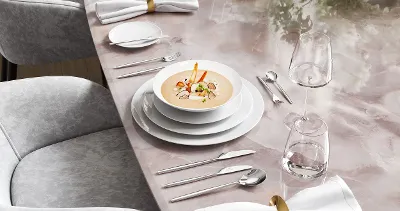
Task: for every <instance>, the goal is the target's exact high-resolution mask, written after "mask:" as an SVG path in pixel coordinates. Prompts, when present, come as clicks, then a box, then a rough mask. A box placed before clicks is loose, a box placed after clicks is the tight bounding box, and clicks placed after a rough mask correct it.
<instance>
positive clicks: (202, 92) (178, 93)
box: [161, 70, 233, 108]
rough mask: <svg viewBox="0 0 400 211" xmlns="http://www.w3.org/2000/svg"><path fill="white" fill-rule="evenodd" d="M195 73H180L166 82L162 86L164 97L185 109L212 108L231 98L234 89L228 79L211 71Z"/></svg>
mask: <svg viewBox="0 0 400 211" xmlns="http://www.w3.org/2000/svg"><path fill="white" fill-rule="evenodd" d="M194 72H195V71H192V70H188V71H183V72H179V73H177V74H175V75H172V76H171V77H169V78H168V79H167V80H165V81H164V83H163V84H162V86H161V93H162V95H163V97H164V98H165V99H166V100H167V101H168V102H169V103H171V104H173V105H176V106H179V107H183V108H212V107H216V106H220V105H222V104H224V103H226V102H227V101H228V100H229V99H230V98H231V96H232V92H233V87H232V84H231V82H230V81H229V80H228V79H227V78H225V77H224V76H222V75H221V74H219V73H216V72H214V71H209V70H207V71H205V70H198V71H196V73H194ZM194 78H195V80H193V79H194Z"/></svg>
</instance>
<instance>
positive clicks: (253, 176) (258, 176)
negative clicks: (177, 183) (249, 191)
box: [170, 169, 267, 203]
mask: <svg viewBox="0 0 400 211" xmlns="http://www.w3.org/2000/svg"><path fill="white" fill-rule="evenodd" d="M266 178H267V173H265V171H263V170H261V169H252V170H251V171H250V172H249V173H247V174H245V175H243V176H242V177H241V178H240V179H239V181H236V182H231V183H227V184H224V185H219V186H215V187H212V188H207V189H204V190H200V191H196V192H193V193H189V194H186V195H183V196H179V197H176V198H173V199H171V201H170V202H171V203H174V202H178V201H183V200H186V199H190V198H194V197H197V196H201V195H204V194H207V193H210V192H213V191H215V190H218V189H221V188H224V187H227V186H231V185H242V186H256V185H258V184H260V183H262V182H264V180H265V179H266Z"/></svg>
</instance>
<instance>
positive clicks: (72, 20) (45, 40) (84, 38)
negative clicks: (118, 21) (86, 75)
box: [0, 0, 96, 81]
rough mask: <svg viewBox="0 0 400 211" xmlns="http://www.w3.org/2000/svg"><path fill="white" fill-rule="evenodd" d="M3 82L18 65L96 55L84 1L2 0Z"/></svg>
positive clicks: (1, 51)
mask: <svg viewBox="0 0 400 211" xmlns="http://www.w3.org/2000/svg"><path fill="white" fill-rule="evenodd" d="M0 54H2V55H3V63H2V64H3V67H2V79H1V81H4V80H13V79H15V78H16V77H17V74H16V71H17V65H33V64H44V63H52V62H58V61H65V60H73V59H80V58H87V57H90V56H95V55H96V51H95V48H94V44H93V41H92V38H91V35H90V30H89V26H88V23H87V18H86V12H85V9H84V3H83V0H0Z"/></svg>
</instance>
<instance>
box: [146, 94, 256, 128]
mask: <svg viewBox="0 0 400 211" xmlns="http://www.w3.org/2000/svg"><path fill="white" fill-rule="evenodd" d="M242 96H243V100H242V104H241V105H240V108H239V110H238V111H237V112H236V113H235V114H233V115H232V116H230V117H228V118H226V119H224V120H221V121H219V122H214V123H210V124H202V125H193V124H185V123H180V122H175V121H174V120H171V119H168V118H167V117H165V116H164V115H162V114H161V113H160V112H159V111H158V110H157V109H156V108H155V106H154V103H153V102H154V101H153V99H154V97H155V96H154V94H153V93H146V94H145V96H144V100H143V110H144V113H145V114H146V116H147V117H148V118H149V119H150V120H151V121H152V122H154V123H155V124H156V125H158V126H160V127H162V128H164V129H166V130H169V131H172V132H175V133H181V134H188V135H208V134H214V133H219V132H223V131H226V130H229V129H231V128H233V127H236V126H237V125H239V124H240V123H242V122H243V121H244V120H245V119H246V118H247V116H248V115H249V114H250V112H251V109H252V108H253V97H252V96H251V93H250V92H249V91H248V90H247V88H246V87H245V86H243V91H242ZM238 107H239V106H238ZM192 114H193V113H192Z"/></svg>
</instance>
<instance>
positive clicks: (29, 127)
mask: <svg viewBox="0 0 400 211" xmlns="http://www.w3.org/2000/svg"><path fill="white" fill-rule="evenodd" d="M0 96H1V101H0V129H1V130H3V132H4V133H5V134H6V136H7V137H8V140H9V142H10V144H12V145H13V148H14V151H16V154H17V156H18V157H19V158H20V159H21V158H22V157H24V156H25V155H27V154H28V153H30V152H32V151H34V150H36V149H39V148H42V147H45V146H48V145H50V144H54V143H58V142H61V141H65V140H68V139H71V138H75V137H79V136H82V135H86V134H90V133H94V132H98V131H101V130H107V129H111V128H115V127H121V126H122V123H121V119H120V117H119V115H118V112H117V109H116V107H115V104H114V101H113V99H112V96H111V93H110V92H109V91H108V90H107V89H105V88H104V87H102V86H100V85H98V84H96V83H93V82H91V81H88V80H86V79H82V78H76V77H65V76H64V77H39V78H29V79H23V80H15V81H10V82H2V83H0Z"/></svg>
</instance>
